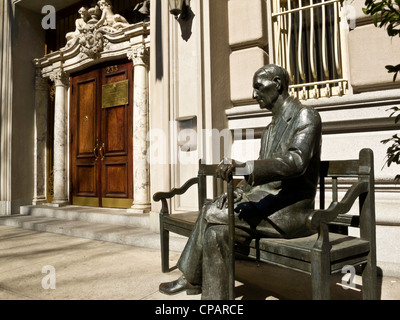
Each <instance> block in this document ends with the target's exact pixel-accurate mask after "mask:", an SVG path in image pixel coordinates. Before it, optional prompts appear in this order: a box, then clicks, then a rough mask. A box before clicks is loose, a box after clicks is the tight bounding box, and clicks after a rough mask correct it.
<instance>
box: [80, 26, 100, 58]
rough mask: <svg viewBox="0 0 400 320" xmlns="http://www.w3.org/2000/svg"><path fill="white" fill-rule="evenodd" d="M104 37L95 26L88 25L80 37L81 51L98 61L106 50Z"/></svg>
mask: <svg viewBox="0 0 400 320" xmlns="http://www.w3.org/2000/svg"><path fill="white" fill-rule="evenodd" d="M104 42H105V39H104V36H103V33H102V32H101V31H99V30H98V29H96V28H95V27H94V26H93V25H87V26H85V27H84V29H83V31H82V32H81V34H80V36H79V40H78V43H79V45H80V51H81V53H82V54H84V55H86V56H87V57H88V58H91V59H97V58H98V57H99V56H100V54H101V52H102V51H103V49H104Z"/></svg>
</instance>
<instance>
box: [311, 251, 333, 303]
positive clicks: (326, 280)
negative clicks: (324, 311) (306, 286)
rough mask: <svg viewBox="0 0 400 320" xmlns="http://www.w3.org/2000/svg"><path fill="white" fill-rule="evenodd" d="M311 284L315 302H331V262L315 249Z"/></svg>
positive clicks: (312, 258)
mask: <svg viewBox="0 0 400 320" xmlns="http://www.w3.org/2000/svg"><path fill="white" fill-rule="evenodd" d="M311 283H312V298H313V300H330V298H331V284H330V262H329V252H328V256H327V255H326V254H324V253H323V252H322V251H321V250H318V249H317V250H316V249H314V250H313V251H312V256H311Z"/></svg>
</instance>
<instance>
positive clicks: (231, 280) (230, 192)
mask: <svg viewBox="0 0 400 320" xmlns="http://www.w3.org/2000/svg"><path fill="white" fill-rule="evenodd" d="M227 184H228V190H227V192H228V228H229V242H228V243H229V255H228V259H229V260H228V261H229V266H228V270H229V287H228V290H229V300H235V217H234V211H233V204H234V196H233V176H232V173H231V172H230V173H229V175H228V179H227Z"/></svg>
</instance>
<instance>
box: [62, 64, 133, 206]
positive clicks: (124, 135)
mask: <svg viewBox="0 0 400 320" xmlns="http://www.w3.org/2000/svg"><path fill="white" fill-rule="evenodd" d="M126 80H128V97H129V99H128V101H129V103H128V104H126V105H117V106H114V107H107V108H102V93H103V92H102V88H103V85H106V84H112V83H114V82H120V81H126ZM132 81H133V75H132V63H127V64H120V65H116V66H115V65H114V66H113V67H112V68H110V67H104V68H100V69H97V70H93V71H91V72H88V73H85V74H81V75H77V76H75V77H73V78H72V90H71V111H70V123H71V137H70V139H71V140H70V143H71V195H72V200H73V204H78V205H90V206H107V207H121V208H128V207H130V206H131V205H132V202H133V181H132V180H133V171H132V170H133V163H132V162H133V154H132V152H133V145H132V143H133V141H132V139H133V137H132V126H133V110H132V105H133V89H132V88H133V83H132Z"/></svg>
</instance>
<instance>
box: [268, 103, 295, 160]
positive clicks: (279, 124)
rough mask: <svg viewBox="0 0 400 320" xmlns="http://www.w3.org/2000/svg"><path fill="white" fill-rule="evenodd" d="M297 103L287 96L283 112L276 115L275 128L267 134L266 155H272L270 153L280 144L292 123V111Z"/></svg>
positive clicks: (293, 111)
mask: <svg viewBox="0 0 400 320" xmlns="http://www.w3.org/2000/svg"><path fill="white" fill-rule="evenodd" d="M296 106H297V103H296V101H295V100H294V98H293V97H289V98H288V99H287V100H286V101H285V105H284V106H282V107H284V110H283V113H282V115H281V116H279V117H278V119H277V121H276V123H275V129H272V131H273V132H270V134H269V141H268V142H269V143H268V146H269V148H268V151H267V155H268V157H270V156H272V154H273V153H274V152H275V151H276V149H277V146H278V145H279V144H280V142H281V141H282V139H283V138H284V136H285V133H286V131H287V129H288V127H289V126H291V125H292V121H291V120H292V119H293V117H294V113H295V112H296V111H297V109H298V108H296Z"/></svg>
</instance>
